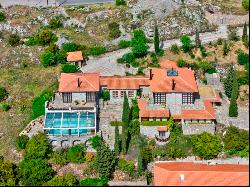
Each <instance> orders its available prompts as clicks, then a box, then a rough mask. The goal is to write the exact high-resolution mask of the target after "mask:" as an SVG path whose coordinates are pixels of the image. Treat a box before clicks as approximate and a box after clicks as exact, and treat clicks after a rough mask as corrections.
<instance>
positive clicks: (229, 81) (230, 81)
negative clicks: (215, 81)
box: [223, 64, 234, 98]
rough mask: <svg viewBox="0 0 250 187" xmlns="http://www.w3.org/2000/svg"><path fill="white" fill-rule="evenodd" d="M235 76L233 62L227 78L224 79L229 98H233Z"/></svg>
mask: <svg viewBox="0 0 250 187" xmlns="http://www.w3.org/2000/svg"><path fill="white" fill-rule="evenodd" d="M233 76H234V68H233V64H230V66H229V68H228V70H227V74H226V78H225V79H224V80H223V83H224V90H225V94H226V96H227V97H228V98H231V93H232V86H233Z"/></svg>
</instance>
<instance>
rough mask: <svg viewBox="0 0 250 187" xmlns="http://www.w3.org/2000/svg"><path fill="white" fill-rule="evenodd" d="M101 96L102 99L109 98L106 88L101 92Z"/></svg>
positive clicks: (106, 99)
mask: <svg viewBox="0 0 250 187" xmlns="http://www.w3.org/2000/svg"><path fill="white" fill-rule="evenodd" d="M102 98H103V100H104V101H108V100H110V93H109V91H108V90H104V91H103V92H102Z"/></svg>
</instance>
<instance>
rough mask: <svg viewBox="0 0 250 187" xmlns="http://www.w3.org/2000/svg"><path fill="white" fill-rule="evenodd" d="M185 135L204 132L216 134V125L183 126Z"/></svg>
mask: <svg viewBox="0 0 250 187" xmlns="http://www.w3.org/2000/svg"><path fill="white" fill-rule="evenodd" d="M182 130H183V134H185V135H191V134H201V133H202V132H209V133H211V134H214V132H215V124H186V123H185V124H184V123H183V124H182Z"/></svg>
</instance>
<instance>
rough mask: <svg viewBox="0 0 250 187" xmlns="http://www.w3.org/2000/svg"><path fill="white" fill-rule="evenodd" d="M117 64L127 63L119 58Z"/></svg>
mask: <svg viewBox="0 0 250 187" xmlns="http://www.w3.org/2000/svg"><path fill="white" fill-rule="evenodd" d="M117 63H118V64H125V63H126V62H125V61H124V60H123V58H118V59H117Z"/></svg>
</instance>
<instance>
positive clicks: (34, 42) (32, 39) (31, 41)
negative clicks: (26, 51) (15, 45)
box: [25, 36, 38, 46]
mask: <svg viewBox="0 0 250 187" xmlns="http://www.w3.org/2000/svg"><path fill="white" fill-rule="evenodd" d="M27 39H28V40H27V41H26V42H25V45H27V46H35V45H37V44H38V41H37V39H36V38H35V37H32V36H30V37H28V38H27Z"/></svg>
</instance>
